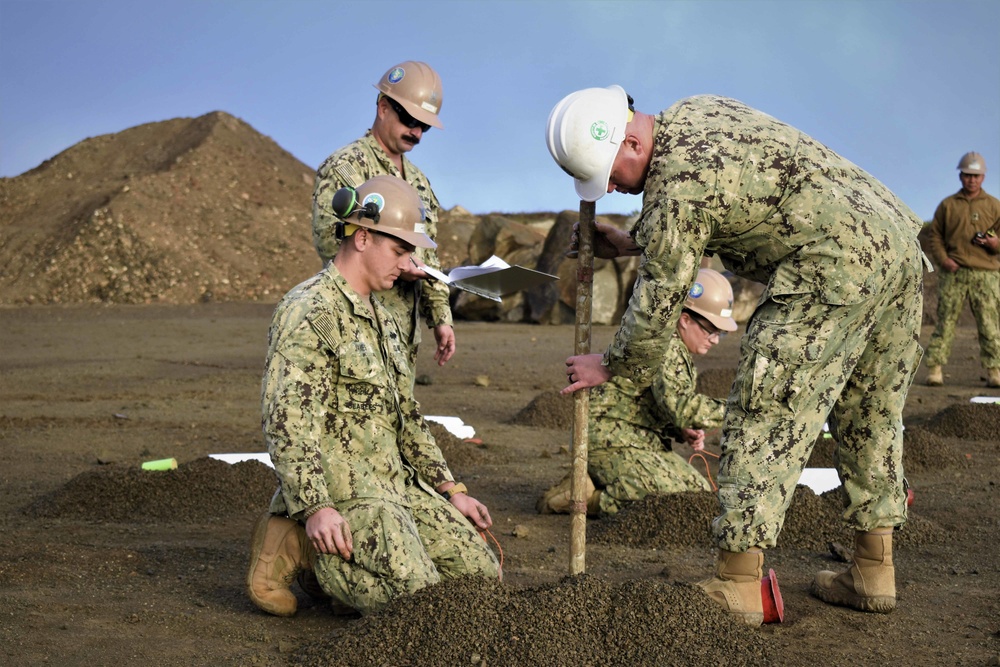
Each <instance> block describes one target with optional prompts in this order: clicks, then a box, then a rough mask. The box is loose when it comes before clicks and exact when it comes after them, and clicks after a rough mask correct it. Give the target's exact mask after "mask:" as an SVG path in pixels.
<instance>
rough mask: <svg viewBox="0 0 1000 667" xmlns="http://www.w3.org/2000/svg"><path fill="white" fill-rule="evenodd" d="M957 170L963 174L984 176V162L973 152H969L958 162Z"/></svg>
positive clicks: (980, 156) (981, 157)
mask: <svg viewBox="0 0 1000 667" xmlns="http://www.w3.org/2000/svg"><path fill="white" fill-rule="evenodd" d="M958 170H959V171H960V172H962V173H963V174H975V175H979V174H985V173H986V160H985V159H984V158H983V156H982V155H980V154H979V153H977V152H975V151H969V152H968V153H966V154H965V155H963V156H962V159H961V160H959V162H958Z"/></svg>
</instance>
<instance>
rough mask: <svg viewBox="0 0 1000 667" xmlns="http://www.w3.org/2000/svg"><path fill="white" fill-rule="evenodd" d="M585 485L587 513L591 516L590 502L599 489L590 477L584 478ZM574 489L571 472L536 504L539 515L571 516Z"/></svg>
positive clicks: (584, 493) (584, 495)
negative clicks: (571, 494) (571, 495)
mask: <svg viewBox="0 0 1000 667" xmlns="http://www.w3.org/2000/svg"><path fill="white" fill-rule="evenodd" d="M584 484H585V486H584V489H583V497H584V498H585V499H586V501H587V505H588V507H587V513H588V514H590V501H591V499H592V498H594V497H595V494H596V493H597V488H596V487H595V486H594V482H593V481H592V480H591V479H590V475H587V476H586V477H585V478H584ZM572 487H573V473H572V472H570V473H567V475H566V476H565V477H563V478H562V481H560V482H559V483H558V484H556V485H555V486H553V487H552V488H551V489H549V490H548V491H546V492H545V493H544V494H543V495H542V497H541V498H539V499H538V502H537V503H535V509H536V510H538V513H539V514H569V509H570V502H571V497H570V493H571V491H572Z"/></svg>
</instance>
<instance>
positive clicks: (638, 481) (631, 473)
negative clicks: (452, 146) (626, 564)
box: [587, 447, 712, 514]
mask: <svg viewBox="0 0 1000 667" xmlns="http://www.w3.org/2000/svg"><path fill="white" fill-rule="evenodd" d="M587 472H588V473H590V477H591V479H593V480H594V484H595V485H596V486H597V488H599V489H600V488H601V487H604V488H603V489H601V496H600V499H599V500H598V504H599V505H600V509H601V513H603V514H614V513H615V512H617V511H619V510H620V509H622V508H623V507H624V506H625V505H626V504H627V503H629V502H634V501H636V500H642V499H643V498H645V497H646V496H648V495H650V494H661V493H681V492H683V491H711V490H712V487H711V486H709V484H708V481H707V480H706V479H705V478H704V477H703V476H702V475H701V474H700V473H699V472H698V471H697V470H695V469H694V467H692V466H691V464H689V463H688V462H687V461H685V460H684V459H683V458H681V457H680V456H678V455H677V454H676V453H674V452H668V451H662V450H660V451H652V450H648V449H637V448H635V447H608V448H604V449H597V450H591V451H590V452H589V453H588V457H587Z"/></svg>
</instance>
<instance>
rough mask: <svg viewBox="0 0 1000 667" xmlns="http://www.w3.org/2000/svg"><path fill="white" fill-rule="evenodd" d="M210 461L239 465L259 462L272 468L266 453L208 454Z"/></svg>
mask: <svg viewBox="0 0 1000 667" xmlns="http://www.w3.org/2000/svg"><path fill="white" fill-rule="evenodd" d="M208 457H209V458H210V459H218V460H220V461H225V462H226V463H239V462H240V461H260V462H261V463H263V464H264V465H266V466H267V467H269V468H273V467H274V465H272V464H271V457H270V455H268V453H267V452H255V453H250V454H209V455H208Z"/></svg>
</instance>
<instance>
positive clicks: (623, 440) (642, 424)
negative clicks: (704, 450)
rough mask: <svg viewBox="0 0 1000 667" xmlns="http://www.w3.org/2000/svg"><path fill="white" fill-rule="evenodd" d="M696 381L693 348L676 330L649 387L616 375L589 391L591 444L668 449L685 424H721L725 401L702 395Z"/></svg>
mask: <svg viewBox="0 0 1000 667" xmlns="http://www.w3.org/2000/svg"><path fill="white" fill-rule="evenodd" d="M697 382H698V371H697V370H696V369H695V366H694V360H693V358H692V356H691V353H690V352H689V351H688V349H687V347H686V346H685V345H684V342H683V341H682V340H681V338H680V336H679V335H677V334H676V333H674V334H673V335H672V336H671V337H670V341H669V343H668V344H667V349H666V354H665V355H664V357H663V360H662V361H661V363H660V366H659V368H658V369H657V372H656V374H655V375H654V376H653V382H652V384H651V385H650V386H649V387H648V388H647V389H645V390H642V389H639V388H638V387H636V385H635V384H634V383H633V382H632V381H631V380H629V379H627V378H624V377H621V376H615V377H613V378H611V380H609V381H608V382H605V383H604V384H602V385H599V386H597V387H594V388H593V389H591V390H590V423H589V428H588V430H589V433H590V447H591V448H592V449H605V448H608V447H642V448H644V449H645V448H652V449H656V450H659V449H663V448H665V449H668V450H669V449H670V440H671V439H674V440H682V436H681V431H680V429H681V428H719V427H720V426H722V417H723V414H724V413H725V410H726V402H725V401H723V400H719V399H715V398H711V397H709V396H705V395H704V394H699V393H698V392H697V391H696V388H697Z"/></svg>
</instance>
